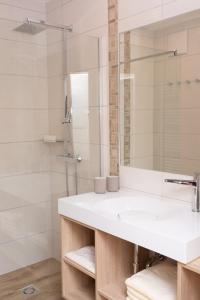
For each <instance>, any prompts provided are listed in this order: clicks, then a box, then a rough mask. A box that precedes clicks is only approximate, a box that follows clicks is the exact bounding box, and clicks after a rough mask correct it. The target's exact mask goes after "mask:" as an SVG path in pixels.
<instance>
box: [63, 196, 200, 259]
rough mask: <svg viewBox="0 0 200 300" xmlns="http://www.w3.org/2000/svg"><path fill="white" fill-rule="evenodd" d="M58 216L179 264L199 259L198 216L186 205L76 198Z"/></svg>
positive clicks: (142, 198)
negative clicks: (161, 255)
mask: <svg viewBox="0 0 200 300" xmlns="http://www.w3.org/2000/svg"><path fill="white" fill-rule="evenodd" d="M59 214H60V215H63V216H66V217H68V218H71V219H74V220H76V221H78V222H81V223H83V224H86V225H88V226H91V227H93V228H95V229H98V230H102V231H104V232H107V233H109V234H112V235H114V236H117V237H119V238H122V239H124V240H127V241H129V242H132V243H134V244H137V245H140V246H142V247H144V248H147V249H150V250H152V251H155V252H158V253H160V254H163V255H166V256H168V257H171V258H172V259H175V260H177V261H179V262H182V263H188V262H190V261H192V260H194V259H196V258H197V257H199V256H200V214H199V213H193V212H192V211H191V207H190V205H188V204H185V205H184V204H183V202H179V201H171V200H169V199H161V198H159V197H156V196H155V197H153V196H152V195H148V194H145V193H142V192H136V191H135V192H133V191H131V192H129V191H120V192H118V193H107V194H103V195H97V194H94V193H89V194H82V195H77V196H73V197H69V198H62V199H60V200H59Z"/></svg>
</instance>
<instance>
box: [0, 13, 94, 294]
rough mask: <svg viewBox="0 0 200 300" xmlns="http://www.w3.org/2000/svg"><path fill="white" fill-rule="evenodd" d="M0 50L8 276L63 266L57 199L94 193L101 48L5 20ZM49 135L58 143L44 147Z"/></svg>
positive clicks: (1, 183)
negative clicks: (39, 266) (38, 266)
mask: <svg viewBox="0 0 200 300" xmlns="http://www.w3.org/2000/svg"><path fill="white" fill-rule="evenodd" d="M0 48H1V57H0V65H1V70H0V122H1V123H0V125H1V126H0V138H1V139H0V154H1V156H0V157H1V159H0V198H1V201H0V275H2V276H5V274H7V273H9V272H12V271H15V270H18V269H21V268H23V267H26V266H28V265H31V264H34V263H37V262H41V261H43V260H46V259H49V258H54V259H57V260H59V256H60V250H59V238H60V233H59V222H58V218H57V199H58V198H59V197H61V196H66V195H73V194H76V193H84V192H89V191H91V190H92V189H93V181H92V178H93V177H94V176H99V174H100V130H99V122H100V118H99V41H98V39H97V38H95V37H90V36H87V35H84V34H83V35H77V34H74V33H72V28H71V27H65V26H58V25H52V24H51V23H50V24H49V23H45V22H42V21H37V20H36V21H31V20H29V19H27V20H26V21H25V22H24V23H23V24H22V23H21V22H17V21H14V20H8V19H5V20H4V19H0ZM45 135H50V136H56V142H55V141H54V142H51V143H50V142H44V140H43V137H44V136H45ZM0 280H1V276H0ZM22 288H23V286H22ZM8 290H9V287H8ZM0 295H1V290H0Z"/></svg>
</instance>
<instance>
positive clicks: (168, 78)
mask: <svg viewBox="0 0 200 300" xmlns="http://www.w3.org/2000/svg"><path fill="white" fill-rule="evenodd" d="M120 140H121V143H120V147H121V149H120V152H121V165H124V166H131V167H136V168H143V169H151V170H158V171H164V172H172V173H179V174H188V175H190V174H193V173H194V172H195V171H199V170H200V12H199V11H195V12H194V13H190V14H185V15H182V16H178V17H176V18H173V19H168V20H166V21H162V22H161V23H157V24H152V25H149V26H146V27H143V28H137V29H135V30H132V31H129V32H125V33H121V34H120Z"/></svg>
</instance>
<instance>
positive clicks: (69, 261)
mask: <svg viewBox="0 0 200 300" xmlns="http://www.w3.org/2000/svg"><path fill="white" fill-rule="evenodd" d="M63 260H64V262H65V263H66V264H69V265H71V266H72V267H74V268H76V269H78V270H79V271H81V272H83V273H84V274H86V275H88V276H90V277H91V278H93V279H95V274H94V273H92V272H90V271H88V270H87V269H85V268H84V267H83V266H81V265H79V264H78V263H76V262H75V261H73V260H71V259H69V258H67V257H64V258H63Z"/></svg>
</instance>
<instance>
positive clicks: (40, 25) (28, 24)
mask: <svg viewBox="0 0 200 300" xmlns="http://www.w3.org/2000/svg"><path fill="white" fill-rule="evenodd" d="M47 28H51V29H55V30H67V31H72V26H59V25H53V24H47V23H45V21H33V20H30V19H29V18H27V19H26V21H25V22H24V23H23V24H21V25H20V26H18V27H16V28H15V29H14V30H15V31H18V32H22V33H27V34H32V35H35V34H37V33H40V32H42V31H44V30H45V29H47Z"/></svg>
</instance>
